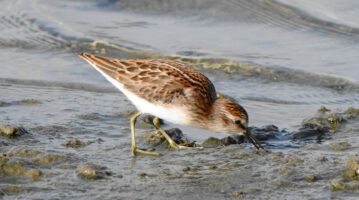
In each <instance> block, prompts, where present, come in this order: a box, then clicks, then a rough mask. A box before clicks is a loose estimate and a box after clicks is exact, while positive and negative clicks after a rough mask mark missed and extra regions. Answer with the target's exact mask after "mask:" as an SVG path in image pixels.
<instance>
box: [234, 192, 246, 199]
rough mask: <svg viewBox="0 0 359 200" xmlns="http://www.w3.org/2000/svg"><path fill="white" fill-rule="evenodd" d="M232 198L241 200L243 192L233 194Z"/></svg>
mask: <svg viewBox="0 0 359 200" xmlns="http://www.w3.org/2000/svg"><path fill="white" fill-rule="evenodd" d="M232 197H234V198H243V197H244V193H243V192H233V193H232Z"/></svg>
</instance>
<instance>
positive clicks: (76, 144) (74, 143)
mask: <svg viewBox="0 0 359 200" xmlns="http://www.w3.org/2000/svg"><path fill="white" fill-rule="evenodd" d="M86 145H88V143H85V142H82V141H81V140H79V139H73V140H71V141H68V142H65V143H64V146H65V147H71V148H79V147H84V146H86Z"/></svg>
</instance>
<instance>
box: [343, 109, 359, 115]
mask: <svg viewBox="0 0 359 200" xmlns="http://www.w3.org/2000/svg"><path fill="white" fill-rule="evenodd" d="M344 113H345V114H355V115H359V109H356V108H353V107H350V108H348V109H347V110H346V111H345V112H344Z"/></svg>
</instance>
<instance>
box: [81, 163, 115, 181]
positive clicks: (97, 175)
mask: <svg viewBox="0 0 359 200" xmlns="http://www.w3.org/2000/svg"><path fill="white" fill-rule="evenodd" d="M106 169H107V168H106V167H104V166H100V165H93V164H79V165H78V166H77V169H76V170H77V174H78V176H79V177H81V178H83V179H88V180H96V179H102V178H105V176H111V175H112V173H111V172H109V171H106Z"/></svg>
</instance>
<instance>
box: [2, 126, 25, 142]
mask: <svg viewBox="0 0 359 200" xmlns="http://www.w3.org/2000/svg"><path fill="white" fill-rule="evenodd" d="M25 133H27V131H26V130H25V129H24V128H22V127H11V126H7V125H1V126H0V135H1V136H4V137H7V138H9V139H13V138H17V137H19V136H21V135H23V134H25Z"/></svg>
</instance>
